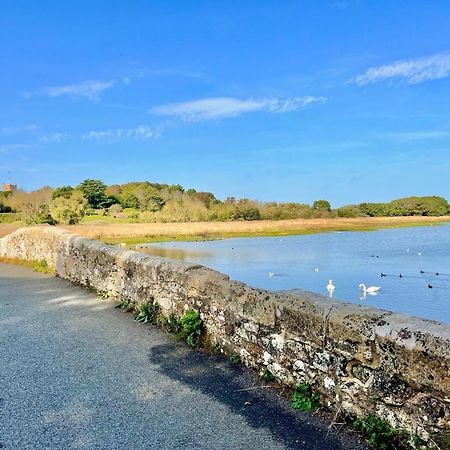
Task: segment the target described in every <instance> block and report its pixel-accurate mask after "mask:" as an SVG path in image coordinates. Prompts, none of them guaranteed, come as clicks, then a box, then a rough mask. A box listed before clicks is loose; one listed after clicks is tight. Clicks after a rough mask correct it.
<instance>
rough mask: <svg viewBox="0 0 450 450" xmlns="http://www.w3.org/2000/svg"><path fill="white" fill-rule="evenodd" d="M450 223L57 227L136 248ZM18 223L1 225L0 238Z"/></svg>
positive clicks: (392, 220)
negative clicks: (163, 244)
mask: <svg viewBox="0 0 450 450" xmlns="http://www.w3.org/2000/svg"><path fill="white" fill-rule="evenodd" d="M447 223H450V216H439V217H434V216H433V217H429V216H402V217H358V218H348V219H347V218H326V219H293V220H258V221H230V222H180V223H174V222H170V223H123V222H122V223H121V222H114V221H110V222H107V223H105V222H104V221H103V220H99V221H98V222H95V221H90V222H89V223H84V224H83V223H82V224H78V225H59V226H60V227H62V228H65V229H67V230H68V231H71V232H73V233H76V234H78V235H82V236H86V237H89V238H92V239H98V240H101V241H103V242H106V243H110V244H119V243H124V244H126V245H136V244H144V243H156V242H170V241H180V242H182V241H186V242H189V241H205V240H220V239H233V238H249V237H272V236H273V237H276V236H298V235H308V234H320V233H332V232H339V231H341V232H345V231H377V230H381V229H390V228H409V227H420V226H432V225H445V224H447ZM22 226H24V225H22V224H20V223H15V224H1V223H0V237H2V236H5V235H7V234H10V233H12V232H13V231H15V230H16V229H18V228H21V227H22Z"/></svg>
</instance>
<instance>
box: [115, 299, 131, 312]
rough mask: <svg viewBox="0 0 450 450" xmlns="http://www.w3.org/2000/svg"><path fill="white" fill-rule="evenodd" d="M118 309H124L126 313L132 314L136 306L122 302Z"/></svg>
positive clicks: (125, 301) (117, 306)
mask: <svg viewBox="0 0 450 450" xmlns="http://www.w3.org/2000/svg"><path fill="white" fill-rule="evenodd" d="M116 308H120V309H123V310H124V311H125V312H131V311H133V310H134V304H133V303H130V302H128V301H127V300H121V301H120V302H119V304H118V305H116Z"/></svg>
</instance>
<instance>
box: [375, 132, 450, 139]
mask: <svg viewBox="0 0 450 450" xmlns="http://www.w3.org/2000/svg"><path fill="white" fill-rule="evenodd" d="M382 137H384V138H388V139H394V140H397V141H400V142H412V141H423V140H428V139H445V138H448V137H450V132H448V131H439V130H436V131H405V132H397V133H385V134H383V135H382Z"/></svg>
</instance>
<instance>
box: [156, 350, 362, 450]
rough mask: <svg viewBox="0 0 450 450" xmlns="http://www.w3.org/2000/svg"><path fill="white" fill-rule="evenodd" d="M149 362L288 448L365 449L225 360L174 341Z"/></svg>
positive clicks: (252, 375) (246, 371) (306, 449)
mask: <svg viewBox="0 0 450 450" xmlns="http://www.w3.org/2000/svg"><path fill="white" fill-rule="evenodd" d="M149 359H150V361H151V363H152V364H156V365H157V366H158V367H159V369H158V370H159V371H160V372H161V373H162V374H164V375H165V376H167V377H170V378H172V379H175V380H178V381H181V382H183V383H185V384H186V385H189V386H190V387H192V388H194V389H196V390H198V391H200V392H202V393H203V394H206V395H208V396H210V397H212V398H214V399H215V400H218V401H219V402H221V403H223V404H225V405H227V406H228V408H229V409H230V410H231V411H232V412H233V413H236V414H239V415H241V416H242V417H244V418H245V420H246V422H247V423H248V424H249V425H250V426H251V427H253V428H265V429H267V430H268V431H269V432H270V433H271V434H272V435H273V436H274V437H275V438H276V439H277V440H279V441H281V442H282V443H283V444H284V445H285V446H286V447H287V448H289V449H295V450H297V449H298V450H302V449H305V450H316V449H317V450H324V449H326V450H343V449H361V450H362V449H368V448H369V447H367V446H366V445H364V444H362V443H361V442H360V441H359V440H358V439H357V438H356V436H354V435H350V434H349V433H345V432H342V433H338V431H337V429H336V428H335V427H333V426H332V427H329V424H328V423H326V422H325V421H323V420H321V419H320V418H318V417H315V416H314V415H312V414H309V413H303V412H301V411H295V410H293V409H291V408H290V405H289V402H287V401H286V399H284V398H281V397H279V396H278V395H277V392H276V391H275V390H273V389H270V388H268V387H263V383H262V381H261V380H260V379H259V378H257V377H256V376H255V375H254V374H251V373H250V372H249V371H248V370H247V369H245V368H243V367H240V366H236V365H233V364H231V363H230V362H229V361H228V360H227V359H225V358H224V357H217V356H212V355H207V354H204V353H200V352H197V351H192V350H191V349H189V348H187V347H186V346H185V345H184V344H183V343H181V342H173V343H170V344H164V345H159V346H155V347H153V348H151V349H150V351H149Z"/></svg>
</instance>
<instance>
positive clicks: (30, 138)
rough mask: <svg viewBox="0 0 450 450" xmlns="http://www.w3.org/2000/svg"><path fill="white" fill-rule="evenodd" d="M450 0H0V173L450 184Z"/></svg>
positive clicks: (308, 190)
mask: <svg viewBox="0 0 450 450" xmlns="http://www.w3.org/2000/svg"><path fill="white" fill-rule="evenodd" d="M449 30H450V3H449V2H448V1H439V0H435V1H433V2H429V1H425V0H424V1H414V0H408V1H403V0H398V1H395V2H391V1H387V0H386V1H377V2H374V1H364V0H359V1H358V0H348V1H343V0H335V1H333V0H330V1H313V0H311V1H289V0H284V1H283V2H279V1H264V0H258V1H252V0H246V1H231V0H229V1H212V0H209V1H202V0H197V1H195V2H194V1H175V0H173V1H170V2H168V1H137V0H136V1H133V0H130V1H129V2H123V1H114V0H109V1H100V0H96V1H95V2H93V1H84V0H79V1H77V2H61V1H50V0H48V1H43V2H35V1H20V0H16V1H11V0H9V1H8V0H5V1H3V2H2V3H1V5H0V49H1V54H0V58H1V70H0V98H1V102H0V181H6V180H7V179H8V171H11V178H12V180H13V181H15V182H17V184H18V185H19V186H20V187H22V188H24V189H26V190H31V189H35V188H38V187H40V186H42V185H46V184H48V185H51V186H58V185H62V184H72V185H76V184H78V183H79V182H80V181H82V180H83V179H85V178H100V179H102V180H103V181H105V182H106V183H108V184H113V183H124V182H128V181H138V180H149V181H156V182H166V183H180V184H182V185H183V186H185V187H187V188H189V187H194V188H196V189H197V190H206V191H211V192H214V193H215V194H216V195H217V196H218V197H219V198H225V197H227V196H229V195H234V196H236V197H248V198H254V199H257V200H277V201H298V202H306V203H310V202H312V201H314V200H315V199H319V198H326V199H329V200H330V201H331V202H332V204H333V205H334V206H340V205H343V204H349V203H359V202H362V201H386V200H390V199H393V198H398V197H402V196H409V195H429V194H436V195H442V196H445V197H447V198H450V182H449V173H450V108H449V106H450V89H449V88H450V33H449Z"/></svg>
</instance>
